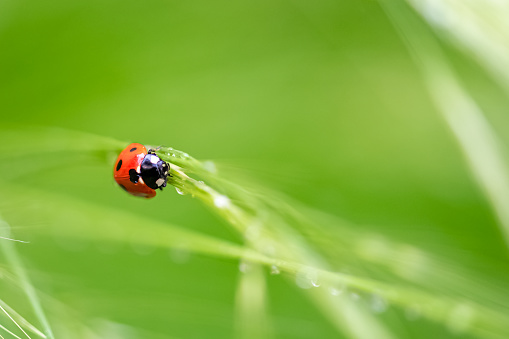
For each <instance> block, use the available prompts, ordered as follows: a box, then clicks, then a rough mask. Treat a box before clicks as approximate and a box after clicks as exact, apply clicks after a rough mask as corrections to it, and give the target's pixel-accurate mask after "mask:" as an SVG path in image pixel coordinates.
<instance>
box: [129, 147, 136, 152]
mask: <svg viewBox="0 0 509 339" xmlns="http://www.w3.org/2000/svg"><path fill="white" fill-rule="evenodd" d="M136 150H137V148H136V147H133V148H131V149H130V150H129V152H134V151H136Z"/></svg>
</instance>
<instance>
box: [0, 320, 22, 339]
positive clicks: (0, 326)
mask: <svg viewBox="0 0 509 339" xmlns="http://www.w3.org/2000/svg"><path fill="white" fill-rule="evenodd" d="M0 328H1V329H2V330H4V331H5V332H7V333H9V334H10V335H12V336H13V337H14V338H16V339H21V338H20V337H19V336H17V335H16V334H14V333H12V332H11V331H9V330H8V329H7V328H5V327H4V326H2V325H1V324H0ZM0 338H3V337H2V336H1V335H0Z"/></svg>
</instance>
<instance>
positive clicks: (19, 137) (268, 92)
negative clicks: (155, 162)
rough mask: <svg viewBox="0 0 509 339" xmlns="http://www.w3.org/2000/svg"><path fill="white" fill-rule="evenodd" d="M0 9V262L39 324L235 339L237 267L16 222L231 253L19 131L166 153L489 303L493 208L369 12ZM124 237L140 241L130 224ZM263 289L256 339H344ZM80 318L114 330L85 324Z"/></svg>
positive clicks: (195, 213) (357, 4) (484, 85)
mask: <svg viewBox="0 0 509 339" xmlns="http://www.w3.org/2000/svg"><path fill="white" fill-rule="evenodd" d="M0 6H1V9H0V49H1V52H0V78H1V83H0V115H1V121H0V127H1V129H2V130H1V131H0V133H2V134H3V136H2V137H1V140H2V145H1V150H0V152H1V153H0V155H2V160H1V161H0V173H1V175H2V178H3V179H2V182H4V183H5V184H6V185H5V187H4V189H2V188H0V212H1V213H2V216H3V217H4V218H5V220H6V221H7V222H9V223H10V224H11V226H12V227H13V233H14V236H15V237H16V238H18V239H23V240H29V241H30V244H23V245H21V244H19V245H17V248H18V251H19V252H20V254H21V255H22V257H23V258H24V260H25V262H26V266H27V271H28V273H29V275H30V277H31V279H32V281H33V284H34V286H35V287H36V288H37V289H38V291H40V293H41V294H42V295H44V297H42V304H43V307H44V305H46V304H53V303H55V302H57V301H58V302H61V303H63V304H65V305H66V306H65V307H68V308H69V314H72V315H73V316H74V318H73V319H75V320H76V319H77V320H76V321H77V322H78V323H81V324H83V325H86V326H91V327H92V328H99V330H98V331H99V333H102V334H100V335H99V337H100V338H116V337H115V336H114V335H113V334H105V333H110V332H107V331H112V332H111V333H113V332H115V333H116V334H115V335H117V336H118V337H119V338H159V337H161V338H174V337H175V338H230V337H236V331H235V301H234V300H235V291H236V289H237V282H238V280H239V274H241V273H240V272H239V269H238V267H239V262H238V261H237V260H232V259H218V258H215V257H207V256H203V255H194V254H192V253H179V252H175V251H168V250H166V249H161V248H158V249H155V248H150V247H140V246H139V245H132V244H130V243H117V244H110V243H108V244H106V245H105V244H102V245H101V244H99V245H98V244H97V243H95V242H90V241H87V240H85V239H82V240H79V239H67V238H65V237H61V236H60V235H59V234H58V231H57V232H55V231H54V230H53V228H52V221H48V220H46V219H44V218H42V217H39V216H38V215H37V214H32V213H31V212H29V211H30V206H31V205H34V204H35V205H37V203H38V199H41V198H40V197H39V195H37V194H36V193H33V192H40V191H42V192H49V193H50V194H52V195H54V196H57V197H59V198H58V199H63V200H67V199H69V201H79V203H81V202H84V203H86V204H91V205H94V206H100V208H104V209H106V210H111V211H116V213H120V214H122V213H123V211H125V212H126V213H127V212H129V213H132V214H136V215H137V216H139V217H140V218H142V219H141V220H143V219H145V220H147V223H150V222H153V221H157V222H163V223H171V224H175V225H180V226H183V227H185V228H187V229H190V230H194V231H197V232H200V233H203V234H207V235H211V236H215V237H217V238H221V239H225V240H228V241H231V242H235V243H239V244H241V243H242V239H241V238H240V237H239V236H238V235H237V234H235V233H234V232H233V231H231V230H230V228H229V227H228V226H227V224H226V222H224V221H222V220H220V219H219V218H218V217H216V216H215V215H214V214H213V213H211V212H210V211H209V210H207V209H206V208H204V207H203V206H202V205H201V204H200V203H199V202H198V201H196V199H192V198H191V197H189V196H180V195H178V194H177V193H176V192H175V191H174V189H173V188H171V187H169V188H167V189H166V190H165V191H164V192H162V193H159V194H158V197H157V198H156V199H153V200H150V201H145V200H141V199H135V198H133V197H131V196H128V195H127V194H124V193H123V192H122V191H121V190H120V189H118V187H117V186H116V184H115V183H114V181H113V178H112V169H113V162H114V155H113V156H112V155H111V154H110V155H109V157H108V158H107V159H105V158H98V157H94V156H91V157H89V156H87V155H85V156H81V155H79V154H72V153H66V152H61V153H54V152H52V147H56V146H55V144H54V143H52V140H53V139H52V138H53V136H52V134H51V133H48V134H47V135H46V137H39V136H37V137H33V138H30V137H27V135H30V136H33V135H34V134H32V132H31V128H32V127H34V126H35V127H37V126H49V127H59V128H64V129H69V130H73V131H81V132H86V133H91V134H96V135H100V136H107V137H111V138H113V139H117V140H121V141H125V145H127V143H128V142H140V143H144V144H149V145H167V146H172V147H175V148H177V149H181V150H183V151H185V152H188V153H189V154H191V155H192V156H194V157H196V158H198V159H213V160H214V161H216V162H217V163H218V164H223V165H224V166H225V167H226V168H229V169H234V170H235V171H240V172H242V173H244V174H247V175H248V176H250V177H251V178H254V179H255V180H256V181H257V182H259V183H261V185H263V186H266V187H270V188H271V189H274V190H276V191H281V192H284V193H285V194H287V195H289V196H291V197H293V198H295V199H296V200H298V201H301V202H302V203H304V204H306V205H308V206H310V207H313V208H316V209H319V210H321V211H324V212H328V213H330V214H333V215H336V216H338V217H341V218H343V219H345V220H348V221H349V222H352V223H353V224H355V225H356V226H355V227H356V228H357V229H358V230H359V231H360V230H362V231H366V232H370V233H374V234H382V235H383V236H384V237H386V238H388V239H391V240H392V241H395V242H401V243H407V244H412V245H414V246H416V247H418V248H421V249H422V250H424V251H428V252H429V253H433V255H434V256H435V257H437V258H439V260H443V261H447V262H448V263H451V266H452V267H466V268H467V269H471V270H472V272H474V274H473V276H475V277H479V279H485V280H483V281H488V282H491V283H493V284H496V285H497V286H503V284H504V283H505V282H507V281H508V280H507V268H506V265H507V258H506V247H505V244H504V242H503V239H502V237H501V231H500V229H499V227H498V225H497V222H496V219H495V217H494V216H493V213H492V211H491V208H490V206H489V204H488V203H487V201H486V199H485V198H484V196H483V193H482V191H481V190H480V189H479V187H478V185H477V184H476V182H475V180H474V179H473V177H472V175H471V174H470V171H469V169H468V166H467V165H466V161H465V159H464V157H463V155H462V153H461V150H460V147H459V146H458V144H457V142H456V140H455V138H454V136H453V135H452V134H451V132H450V130H449V129H448V127H447V126H446V124H445V123H444V121H443V119H442V118H441V116H440V114H439V113H438V112H437V110H436V108H435V107H434V105H433V104H432V102H431V100H430V98H429V94H428V92H427V89H426V87H425V85H424V83H423V79H422V76H421V74H420V73H419V70H418V67H417V66H416V65H415V63H414V61H413V60H412V58H411V57H410V54H409V52H408V49H407V46H406V45H405V43H404V41H403V40H402V39H401V37H400V36H399V35H398V33H397V31H396V29H395V28H394V25H393V23H392V22H391V20H390V19H389V17H388V16H387V15H386V13H384V11H383V9H382V8H381V6H380V4H379V3H377V2H374V1H328V0H320V1H301V0H295V1H294V0H291V1H290V0H289V1H284V0H283V1H263V0H262V1H243V2H232V1H212V2H210V1H190V2H188V1H184V2H182V1H171V0H170V1H158V0H149V1H110V0H108V1H87V2H83V1H44V2H35V1H3V2H2V4H1V5H0ZM411 19H412V20H415V21H419V20H420V19H419V18H418V17H417V16H416V15H413V16H412V17H411ZM442 47H443V48H444V49H445V51H446V53H447V56H448V58H449V60H450V61H451V63H452V64H453V65H454V67H455V69H456V70H457V72H458V74H459V75H460V77H461V78H462V79H463V80H464V81H465V83H466V85H467V87H468V88H470V89H471V92H472V93H473V96H475V97H476V98H477V99H478V100H479V102H480V103H481V104H482V105H484V107H488V108H489V112H491V115H490V116H489V119H491V121H492V122H494V124H495V125H496V126H503V125H504V123H507V122H508V121H507V120H508V118H507V117H506V116H504V114H503V112H504V109H503V107H507V100H506V98H505V97H504V95H503V94H502V93H501V92H500V91H499V90H498V89H497V87H496V86H495V85H494V84H493V83H492V82H491V80H490V79H489V78H488V77H487V76H486V75H485V74H484V73H483V72H482V71H481V69H480V68H478V66H477V65H476V64H475V63H474V62H473V61H472V60H471V59H470V58H469V56H468V55H465V54H462V53H460V52H458V51H457V50H455V49H453V48H451V47H450V46H449V45H447V44H443V45H442ZM504 105H505V106H504ZM505 126H507V124H506V125H505ZM501 131H502V132H503V131H504V128H501ZM502 138H503V137H502ZM28 150H29V151H28ZM39 150H42V152H41V153H40V154H38V151H39ZM45 151H48V154H46V153H45ZM12 192H15V193H12ZM63 206H65V205H63ZM78 206H81V205H78ZM77 210H78V211H80V210H81V213H77V212H76V211H75V210H73V211H72V212H71V211H66V210H65V207H62V208H61V209H55V210H52V211H50V212H49V213H50V214H52V217H53V218H56V219H58V220H60V222H61V223H65V224H66V225H67V226H66V227H67V228H69V229H70V231H71V232H72V230H73V229H74V228H76V229H81V228H87V227H88V226H87V225H88V223H90V222H93V221H90V220H92V219H93V217H94V216H93V213H95V212H93V210H89V209H87V208H85V207H83V208H81V207H79V208H77ZM118 226H119V227H120V228H121V227H122V225H118ZM139 229H140V236H143V230H144V224H143V223H140V225H139ZM6 269H8V267H7V268H6ZM338 269H344V270H345V271H355V267H342V266H341V264H338ZM267 284H268V287H267V288H268V292H267V293H268V297H267V300H268V306H267V310H266V312H267V315H268V317H269V319H270V321H271V323H272V325H271V326H272V329H273V335H274V337H276V338H332V337H343V336H344V333H341V332H338V331H336V329H335V328H334V327H333V326H332V325H331V324H330V322H329V321H327V319H326V318H325V317H324V316H323V315H322V314H321V313H320V312H319V311H318V310H317V309H316V307H315V305H313V304H312V303H310V301H309V300H308V299H306V297H305V296H304V295H303V294H304V293H305V291H304V290H301V289H299V288H298V287H297V286H296V285H295V284H294V279H293V278H292V277H287V276H285V275H284V274H281V275H272V276H271V275H268V276H267ZM3 285H5V286H3V287H2V288H3V290H4V291H6V292H5V293H2V295H1V297H0V298H1V299H2V300H4V301H5V302H7V303H8V304H9V305H10V306H11V307H13V308H14V309H16V310H17V311H18V312H19V313H21V314H22V315H24V316H25V317H27V318H28V319H32V320H33V319H34V318H33V316H31V311H30V308H29V305H28V304H27V302H26V300H25V299H24V297H23V295H22V294H21V293H20V292H19V291H17V292H16V290H17V288H16V286H10V285H11V284H10V283H9V282H8V281H7V280H4V282H3ZM446 293H447V291H446ZM462 297H465V298H469V297H470V296H467V295H465V296H462ZM48 300H51V301H48ZM46 307H47V308H58V307H57V306H55V307H53V306H51V307H50V306H46ZM62 307H64V306H62ZM71 310H72V311H71ZM50 313H51V312H50ZM55 314H56V315H53V316H51V315H50V323H51V324H52V325H53V327H54V331H55V335H56V337H57V338H58V337H60V338H74V337H75V338H81V337H83V338H88V337H89V336H87V335H86V334H78V331H76V332H72V331H71V332H70V333H71V334H69V332H65V331H68V329H67V330H66V329H63V328H64V327H65V326H64V325H62V324H59V323H60V322H62V323H65V322H66V321H67V324H71V323H72V322H71V320H65V321H64V320H62V319H63V318H62V317H61V316H59V315H58V312H55ZM377 316H378V317H380V318H381V321H382V323H383V324H385V325H387V326H389V327H390V328H392V330H393V331H394V333H396V336H397V337H401V338H410V337H412V338H429V337H431V336H434V337H436V338H447V337H449V336H453V334H451V332H450V331H449V329H448V328H447V326H442V325H440V324H435V323H433V322H429V321H427V320H421V319H418V320H417V321H410V320H408V319H407V318H406V317H405V316H404V311H401V310H399V309H397V308H393V307H391V306H389V309H388V310H387V311H386V312H384V314H382V315H377ZM97 319H106V320H108V321H111V322H113V323H117V324H124V325H127V326H129V327H123V325H111V324H112V323H110V322H102V323H101V322H100V323H99V325H97V324H98V323H97ZM73 321H74V320H73ZM34 322H35V323H37V322H36V320H34ZM0 324H7V320H6V318H0ZM101 324H102V325H101ZM105 324H106V325H105ZM9 326H10V325H9ZM69 326H70V325H69ZM101 326H102V327H101ZM70 327H72V326H70ZM110 327H111V328H110ZM61 328H62V329H61ZM0 333H1V332H0ZM66 333H67V334H66ZM454 336H459V337H465V338H468V337H469V335H468V334H464V335H462V334H455V335H454ZM90 337H91V336H90Z"/></svg>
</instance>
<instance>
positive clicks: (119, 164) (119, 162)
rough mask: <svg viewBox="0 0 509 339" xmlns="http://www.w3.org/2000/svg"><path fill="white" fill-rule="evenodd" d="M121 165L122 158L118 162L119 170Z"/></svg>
mask: <svg viewBox="0 0 509 339" xmlns="http://www.w3.org/2000/svg"><path fill="white" fill-rule="evenodd" d="M120 167H122V159H120V160H119V161H118V164H117V171H118V170H119V169H120Z"/></svg>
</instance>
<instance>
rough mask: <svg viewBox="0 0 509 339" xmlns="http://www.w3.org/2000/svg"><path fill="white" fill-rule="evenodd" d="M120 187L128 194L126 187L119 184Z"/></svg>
mask: <svg viewBox="0 0 509 339" xmlns="http://www.w3.org/2000/svg"><path fill="white" fill-rule="evenodd" d="M118 185H119V186H120V187H121V188H122V189H123V190H124V191H126V192H127V188H125V186H124V185H122V184H118Z"/></svg>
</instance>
